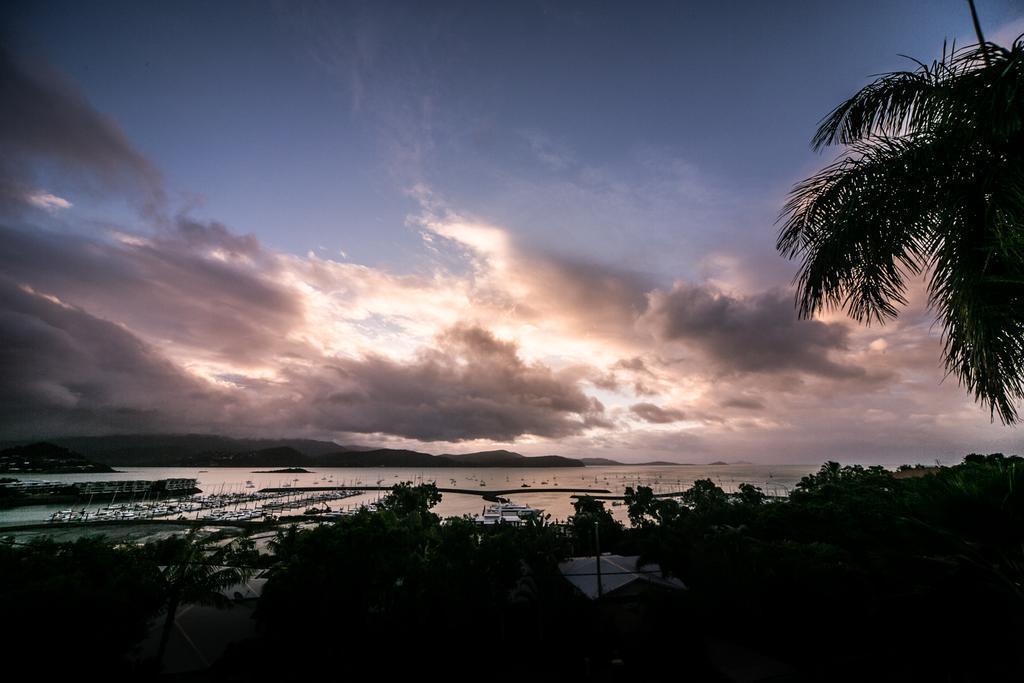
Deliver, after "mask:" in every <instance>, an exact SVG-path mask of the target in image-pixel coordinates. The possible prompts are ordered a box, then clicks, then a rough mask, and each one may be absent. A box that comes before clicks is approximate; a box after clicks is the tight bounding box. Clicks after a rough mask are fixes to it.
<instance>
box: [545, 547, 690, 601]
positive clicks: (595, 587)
mask: <svg viewBox="0 0 1024 683" xmlns="http://www.w3.org/2000/svg"><path fill="white" fill-rule="evenodd" d="M639 562H640V556H639V555H632V556H628V557H627V556H623V555H601V558H600V565H598V558H596V557H594V556H593V555H591V556H589V557H574V558H572V559H570V560H567V561H566V562H560V563H559V565H558V571H560V572H561V573H562V576H564V577H565V579H566V581H568V582H569V583H571V584H572V585H573V586H574V587H575V588H576V590H578V591H579V592H580V593H582V594H583V595H584V596H586V597H587V598H590V599H591V600H597V599H598V598H627V597H631V596H638V595H641V594H644V593H651V592H656V591H676V590H686V584H685V583H683V582H682V581H680V580H679V579H677V578H675V577H671V576H665V575H664V573H663V572H662V570H661V567H660V566H659V565H657V564H654V563H650V564H643V565H641V564H639ZM599 566H600V572H599V571H598V567H599Z"/></svg>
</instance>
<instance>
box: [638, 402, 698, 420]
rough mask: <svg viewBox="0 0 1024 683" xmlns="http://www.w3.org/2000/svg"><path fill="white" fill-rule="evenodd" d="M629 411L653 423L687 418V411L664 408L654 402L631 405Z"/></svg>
mask: <svg viewBox="0 0 1024 683" xmlns="http://www.w3.org/2000/svg"><path fill="white" fill-rule="evenodd" d="M629 412H631V413H633V414H634V415H636V416H637V417H639V418H640V419H641V420H643V421H644V422H650V423H652V424H669V423H670V422H679V421H680V420H683V419H685V418H686V413H684V412H683V411H681V410H676V409H674V408H662V407H660V406H656V405H654V404H653V403H636V404H634V405H631V406H630V407H629Z"/></svg>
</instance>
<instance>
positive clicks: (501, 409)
mask: <svg viewBox="0 0 1024 683" xmlns="http://www.w3.org/2000/svg"><path fill="white" fill-rule="evenodd" d="M332 369H333V373H318V374H317V376H315V377H312V376H307V377H305V378H300V377H295V378H293V379H292V384H293V385H295V386H303V385H304V386H306V387H307V388H306V390H305V391H304V393H305V394H306V402H307V407H308V410H309V411H311V412H310V414H309V416H308V419H309V420H310V421H311V422H312V423H313V425H314V426H315V427H316V428H318V429H323V430H328V431H349V432H358V433H378V432H379V433H385V434H391V435H396V436H402V437H407V438H412V439H420V440H423V441H462V440H467V439H496V440H512V439H515V438H516V437H519V436H523V435H525V434H533V435H537V436H545V437H555V438H557V437H562V436H567V435H572V434H578V433H580V432H582V431H583V430H584V429H586V428H587V427H591V426H607V425H608V423H607V421H606V420H605V419H604V417H603V414H604V406H602V405H601V403H600V402H599V401H597V400H596V399H594V398H590V397H588V396H587V395H585V394H584V393H583V392H582V391H581V390H580V388H579V386H578V385H577V381H576V379H575V378H574V377H571V376H567V375H564V374H560V373H557V372H554V371H552V370H551V369H550V368H548V367H546V366H544V365H541V364H536V363H527V362H525V361H523V360H522V359H521V358H520V357H519V355H518V350H517V348H516V346H515V344H513V343H511V342H505V341H501V340H499V339H497V338H495V337H494V335H492V334H491V333H490V332H488V331H486V330H484V329H482V328H479V327H472V326H458V327H455V328H453V329H451V330H448V331H447V332H445V333H444V334H442V335H441V336H440V337H439V338H438V339H437V344H436V346H435V347H432V348H427V349H423V350H421V351H420V353H419V354H418V356H417V357H416V358H415V359H414V360H413V361H411V362H407V363H403V362H398V361H394V360H391V359H388V358H384V357H382V356H371V357H368V358H363V359H352V360H341V361H337V362H334V363H333V365H332Z"/></svg>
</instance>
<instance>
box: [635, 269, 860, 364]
mask: <svg viewBox="0 0 1024 683" xmlns="http://www.w3.org/2000/svg"><path fill="white" fill-rule="evenodd" d="M645 318H646V319H647V321H648V322H649V323H650V324H651V325H652V327H653V330H654V332H655V334H656V335H657V336H658V337H659V338H660V339H662V340H665V341H681V342H684V343H687V344H689V345H692V346H694V347H696V348H698V349H699V350H700V351H701V352H703V353H704V354H706V355H707V356H709V357H710V358H711V359H713V360H714V361H715V362H716V364H717V365H719V366H720V368H721V369H723V370H726V371H733V372H762V373H764V372H779V371H786V370H796V371H802V372H806V373H810V374H814V375H821V376H824V377H830V378H837V379H842V378H857V377H864V376H865V374H866V373H865V371H864V369H863V368H859V367H856V366H851V365H843V364H840V363H837V362H835V361H833V360H832V359H831V358H830V357H829V354H830V353H831V352H841V351H844V350H846V348H847V341H848V338H849V331H848V329H847V328H846V327H845V326H844V325H841V324H838V323H825V322H821V321H819V320H800V319H798V318H797V316H796V314H795V312H794V309H793V301H792V299H791V298H790V297H788V296H786V295H784V294H782V293H780V292H776V291H769V292H765V293H762V294H758V295H756V296H751V297H745V298H738V297H733V296H730V295H728V294H725V293H722V292H719V291H716V290H714V289H711V288H709V287H705V286H701V285H693V284H687V283H677V284H676V285H675V287H673V288H672V290H670V291H668V292H665V291H657V292H654V293H652V294H651V295H650V308H649V309H648V311H647V313H646V314H645Z"/></svg>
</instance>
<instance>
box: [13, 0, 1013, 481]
mask: <svg viewBox="0 0 1024 683" xmlns="http://www.w3.org/2000/svg"><path fill="white" fill-rule="evenodd" d="M977 4H978V9H979V13H980V15H981V20H982V25H983V27H984V28H985V30H986V33H987V37H988V38H989V39H991V40H994V41H996V42H1003V43H1008V42H1010V41H1012V40H1013V38H1015V37H1016V36H1017V35H1019V34H1021V33H1024V4H1022V3H1020V2H1019V1H1010V0H979V1H978V3H977ZM0 21H2V25H0V40H2V53H0V101H3V102H4V103H5V104H4V106H3V107H2V108H0V336H2V337H3V339H4V340H5V341H4V343H3V345H2V347H0V437H3V438H7V439H23V438H36V437H40V438H45V437H53V436H59V435H81V434H112V433H166V432H175V433H180V432H213V433H222V434H230V435H237V436H254V435H259V436H290V437H291V436H307V437H315V438H325V439H334V440H336V441H338V442H339V443H358V444H368V445H375V446H388V447H408V448H417V449H421V450H427V451H429V452H435V453H440V452H463V451H470V450H481V449H489V448H499V447H500V448H509V449H512V450H516V451H518V452H521V453H524V454H530V455H539V454H548V453H558V454H562V455H568V456H594V457H612V458H617V459H620V460H624V461H642V460H651V459H658V460H672V461H679V462H708V461H711V460H748V461H753V462H790V463H805V462H807V463H809V462H820V461H822V460H825V459H833V460H840V461H844V462H866V463H872V462H881V463H898V462H933V461H935V460H940V461H943V462H952V461H956V460H958V459H959V458H960V457H962V455H963V454H965V453H968V452H972V451H978V452H990V451H1005V452H1017V451H1020V450H1021V448H1020V446H1021V443H1022V439H1021V432H1020V430H1019V429H1017V428H1013V427H1006V426H1003V425H1001V424H1000V423H999V422H998V420H996V421H995V422H993V421H992V420H991V416H990V414H989V412H988V411H987V410H985V409H984V408H983V407H981V406H979V405H977V404H976V403H975V402H974V401H973V400H972V399H971V398H970V397H969V396H968V395H967V394H966V392H965V391H964V390H963V388H962V387H960V386H959V385H958V384H957V382H956V380H955V378H951V377H950V378H947V377H945V376H944V370H943V366H942V357H941V326H940V325H937V324H936V323H935V318H934V315H933V314H932V313H930V312H929V311H928V307H927V296H926V292H925V289H924V286H923V283H922V282H916V283H915V284H914V285H913V286H912V287H911V296H910V302H909V304H908V306H907V307H906V308H905V309H903V310H901V311H900V314H899V317H898V318H897V319H896V320H895V321H893V322H891V323H888V324H887V325H885V326H884V327H878V326H874V327H864V326H861V325H858V324H856V323H854V322H853V321H851V320H850V319H849V318H847V317H845V316H844V315H843V314H842V313H838V312H829V313H825V314H823V315H821V316H818V317H817V318H815V319H813V320H799V319H798V317H797V314H796V310H795V308H794V292H793V288H792V280H793V277H794V275H795V273H796V271H797V267H798V264H796V263H794V262H790V261H787V260H786V259H784V258H783V257H781V256H780V255H779V254H778V253H777V252H776V250H775V240H776V237H777V232H778V224H777V222H776V220H777V218H778V215H779V211H780V209H781V207H782V205H783V203H784V202H785V198H786V195H787V192H788V191H789V190H790V189H791V187H792V186H793V184H794V183H796V182H799V181H800V180H801V179H803V178H805V177H807V176H809V175H811V174H813V173H814V172H815V171H816V170H817V169H819V168H821V167H822V166H823V165H825V164H826V163H828V162H829V161H831V160H832V159H834V158H835V157H836V156H837V155H840V154H841V153H842V150H841V149H828V150H825V151H824V152H822V153H816V152H813V151H812V150H811V148H810V144H809V143H810V139H811V136H812V134H813V132H814V130H815V128H816V124H817V123H818V121H819V120H820V119H821V118H822V117H823V116H824V115H825V114H827V113H828V112H829V111H830V110H831V109H832V107H834V106H835V105H836V104H838V103H839V102H840V101H842V100H843V99H844V98H846V97H849V96H850V95H852V94H853V93H854V92H856V90H857V89H858V88H860V87H862V86H863V85H865V84H867V83H868V82H870V80H871V77H872V76H873V75H876V74H879V73H882V72H886V71H891V70H897V69H906V68H913V66H914V65H913V63H912V62H910V61H909V60H908V58H907V57H905V56H901V55H909V56H911V57H914V58H917V59H921V60H922V61H929V60H931V59H934V58H936V57H937V56H939V55H940V54H941V52H942V48H943V42H944V41H948V42H952V41H956V42H957V44H966V43H970V42H973V31H972V26H971V22H970V15H969V13H968V10H967V5H966V3H965V2H962V1H961V0H929V1H922V2H910V1H902V0H900V1H895V0H890V1H887V2H862V3H834V2H772V3H767V2H715V3H707V2H702V3H697V2H667V3H656V2H644V3H625V2H578V3H575V2H541V1H536V2H525V1H524V2H515V3H479V2H431V3H423V2H405V3H399V2H351V3H344V2H287V3H285V2H259V1H253V2H244V3H231V2H218V3H200V2H179V3H156V2H124V3H121V2H103V3H80V2H69V3H60V2H27V3H21V2H13V3H7V4H5V6H4V8H3V9H2V10H0Z"/></svg>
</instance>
